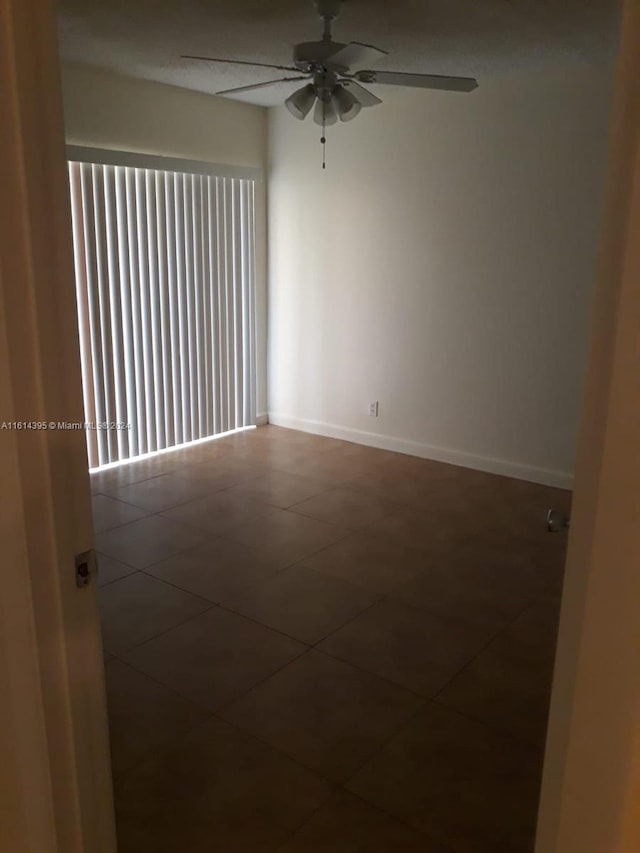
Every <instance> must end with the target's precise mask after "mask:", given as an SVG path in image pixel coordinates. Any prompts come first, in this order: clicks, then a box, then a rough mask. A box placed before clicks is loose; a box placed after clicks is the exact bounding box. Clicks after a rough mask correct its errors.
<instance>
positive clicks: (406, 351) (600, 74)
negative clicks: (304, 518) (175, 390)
mask: <svg viewBox="0 0 640 853" xmlns="http://www.w3.org/2000/svg"><path fill="white" fill-rule="evenodd" d="M609 84H610V73H609V69H604V70H603V69H600V70H589V69H584V70H583V69H581V70H577V71H571V72H568V73H565V74H563V75H557V76H549V75H546V76H545V75H540V74H538V75H536V76H515V75H514V76H510V77H504V78H500V79H493V80H492V79H489V80H481V86H480V88H479V89H478V90H477V91H476V92H474V93H473V94H471V95H466V96H464V95H455V94H445V93H439V92H416V91H410V90H396V89H390V88H389V89H383V87H379V88H378V92H379V94H381V96H382V97H383V98H384V103H383V104H382V105H381V106H378V107H375V108H373V109H370V110H363V111H362V112H361V114H360V115H359V116H358V117H357V118H356V119H355V120H354V121H353V122H351V123H348V124H345V125H340V124H338V125H336V126H334V127H330V128H328V130H327V137H328V144H327V169H326V171H325V172H323V171H322V169H321V167H320V164H321V146H320V143H319V137H320V131H319V128H318V127H317V126H316V125H314V124H313V122H312V121H311V119H307V121H306V122H304V123H303V122H298V121H296V120H295V119H293V118H292V117H291V116H290V115H289V114H288V113H287V112H286V111H285V110H284V109H276V110H271V111H270V122H269V124H270V135H269V140H270V157H271V164H270V177H269V234H270V236H269V283H270V284H269V286H270V291H269V412H270V420H271V421H272V422H274V423H280V424H282V425H285V426H296V427H298V428H302V429H309V430H311V431H317V432H321V433H326V434H333V435H338V436H341V437H345V438H351V439H352V440H355V441H361V442H363V443H370V444H374V445H378V446H385V447H390V448H394V449H399V450H406V451H408V452H411V453H415V454H417V455H424V456H428V457H433V458H440V459H444V460H447V461H453V462H456V463H458V464H463V465H469V466H471V467H478V468H483V469H486V470H493V471H497V472H500V473H508V474H511V475H513V476H520V477H524V478H526V479H532V480H538V481H541V482H548V483H557V484H562V485H568V484H569V483H570V482H571V473H572V471H573V464H574V437H575V432H576V428H577V418H578V411H579V404H580V397H581V390H582V380H583V373H584V363H585V354H586V345H587V325H588V316H589V306H590V296H591V292H592V279H593V278H594V261H595V249H596V243H597V237H598V222H599V210H600V188H601V183H602V177H603V170H604V162H605V151H606V137H607V117H608V106H609ZM371 400H379V401H380V409H379V412H380V414H379V417H378V418H377V419H375V418H371V417H369V416H368V403H369V401H371Z"/></svg>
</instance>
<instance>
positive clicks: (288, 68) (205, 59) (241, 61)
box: [180, 55, 300, 71]
mask: <svg viewBox="0 0 640 853" xmlns="http://www.w3.org/2000/svg"><path fill="white" fill-rule="evenodd" d="M180 59H200V60H202V61H203V62H229V63H230V64H231V65H255V66H256V67H259V68H275V69H276V70H277V71H299V70H300V69H299V68H295V66H292V65H269V63H267V62H245V61H244V59H219V58H217V57H214V56H188V55H182V56H181V57H180Z"/></svg>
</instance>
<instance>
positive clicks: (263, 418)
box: [256, 412, 269, 426]
mask: <svg viewBox="0 0 640 853" xmlns="http://www.w3.org/2000/svg"><path fill="white" fill-rule="evenodd" d="M268 423H269V415H268V414H267V413H266V412H261V413H260V414H259V415H256V426H266V425H267V424H268Z"/></svg>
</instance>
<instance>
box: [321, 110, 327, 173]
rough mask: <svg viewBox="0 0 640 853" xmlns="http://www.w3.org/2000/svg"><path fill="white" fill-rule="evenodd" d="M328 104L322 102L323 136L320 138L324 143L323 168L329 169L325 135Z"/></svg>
mask: <svg viewBox="0 0 640 853" xmlns="http://www.w3.org/2000/svg"><path fill="white" fill-rule="evenodd" d="M325 110H326V102H325V101H323V102H322V136H321V137H320V142H321V143H322V168H323V169H326V168H327V137H326V134H325V120H326V112H325Z"/></svg>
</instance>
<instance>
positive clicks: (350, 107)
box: [331, 86, 362, 121]
mask: <svg viewBox="0 0 640 853" xmlns="http://www.w3.org/2000/svg"><path fill="white" fill-rule="evenodd" d="M331 100H332V103H333V105H334V107H335V110H336V112H337V113H338V117H339V119H340V121H351V119H354V118H355V117H356V116H357V115H358V113H359V112H360V110H361V109H362V104H361V103H360V102H359V101H358V100H357V99H356V98H354V96H353V95H352V94H351V92H349V91H347V89H345V87H344V86H336V87H335V89H334V90H333V93H332V95H331Z"/></svg>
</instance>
